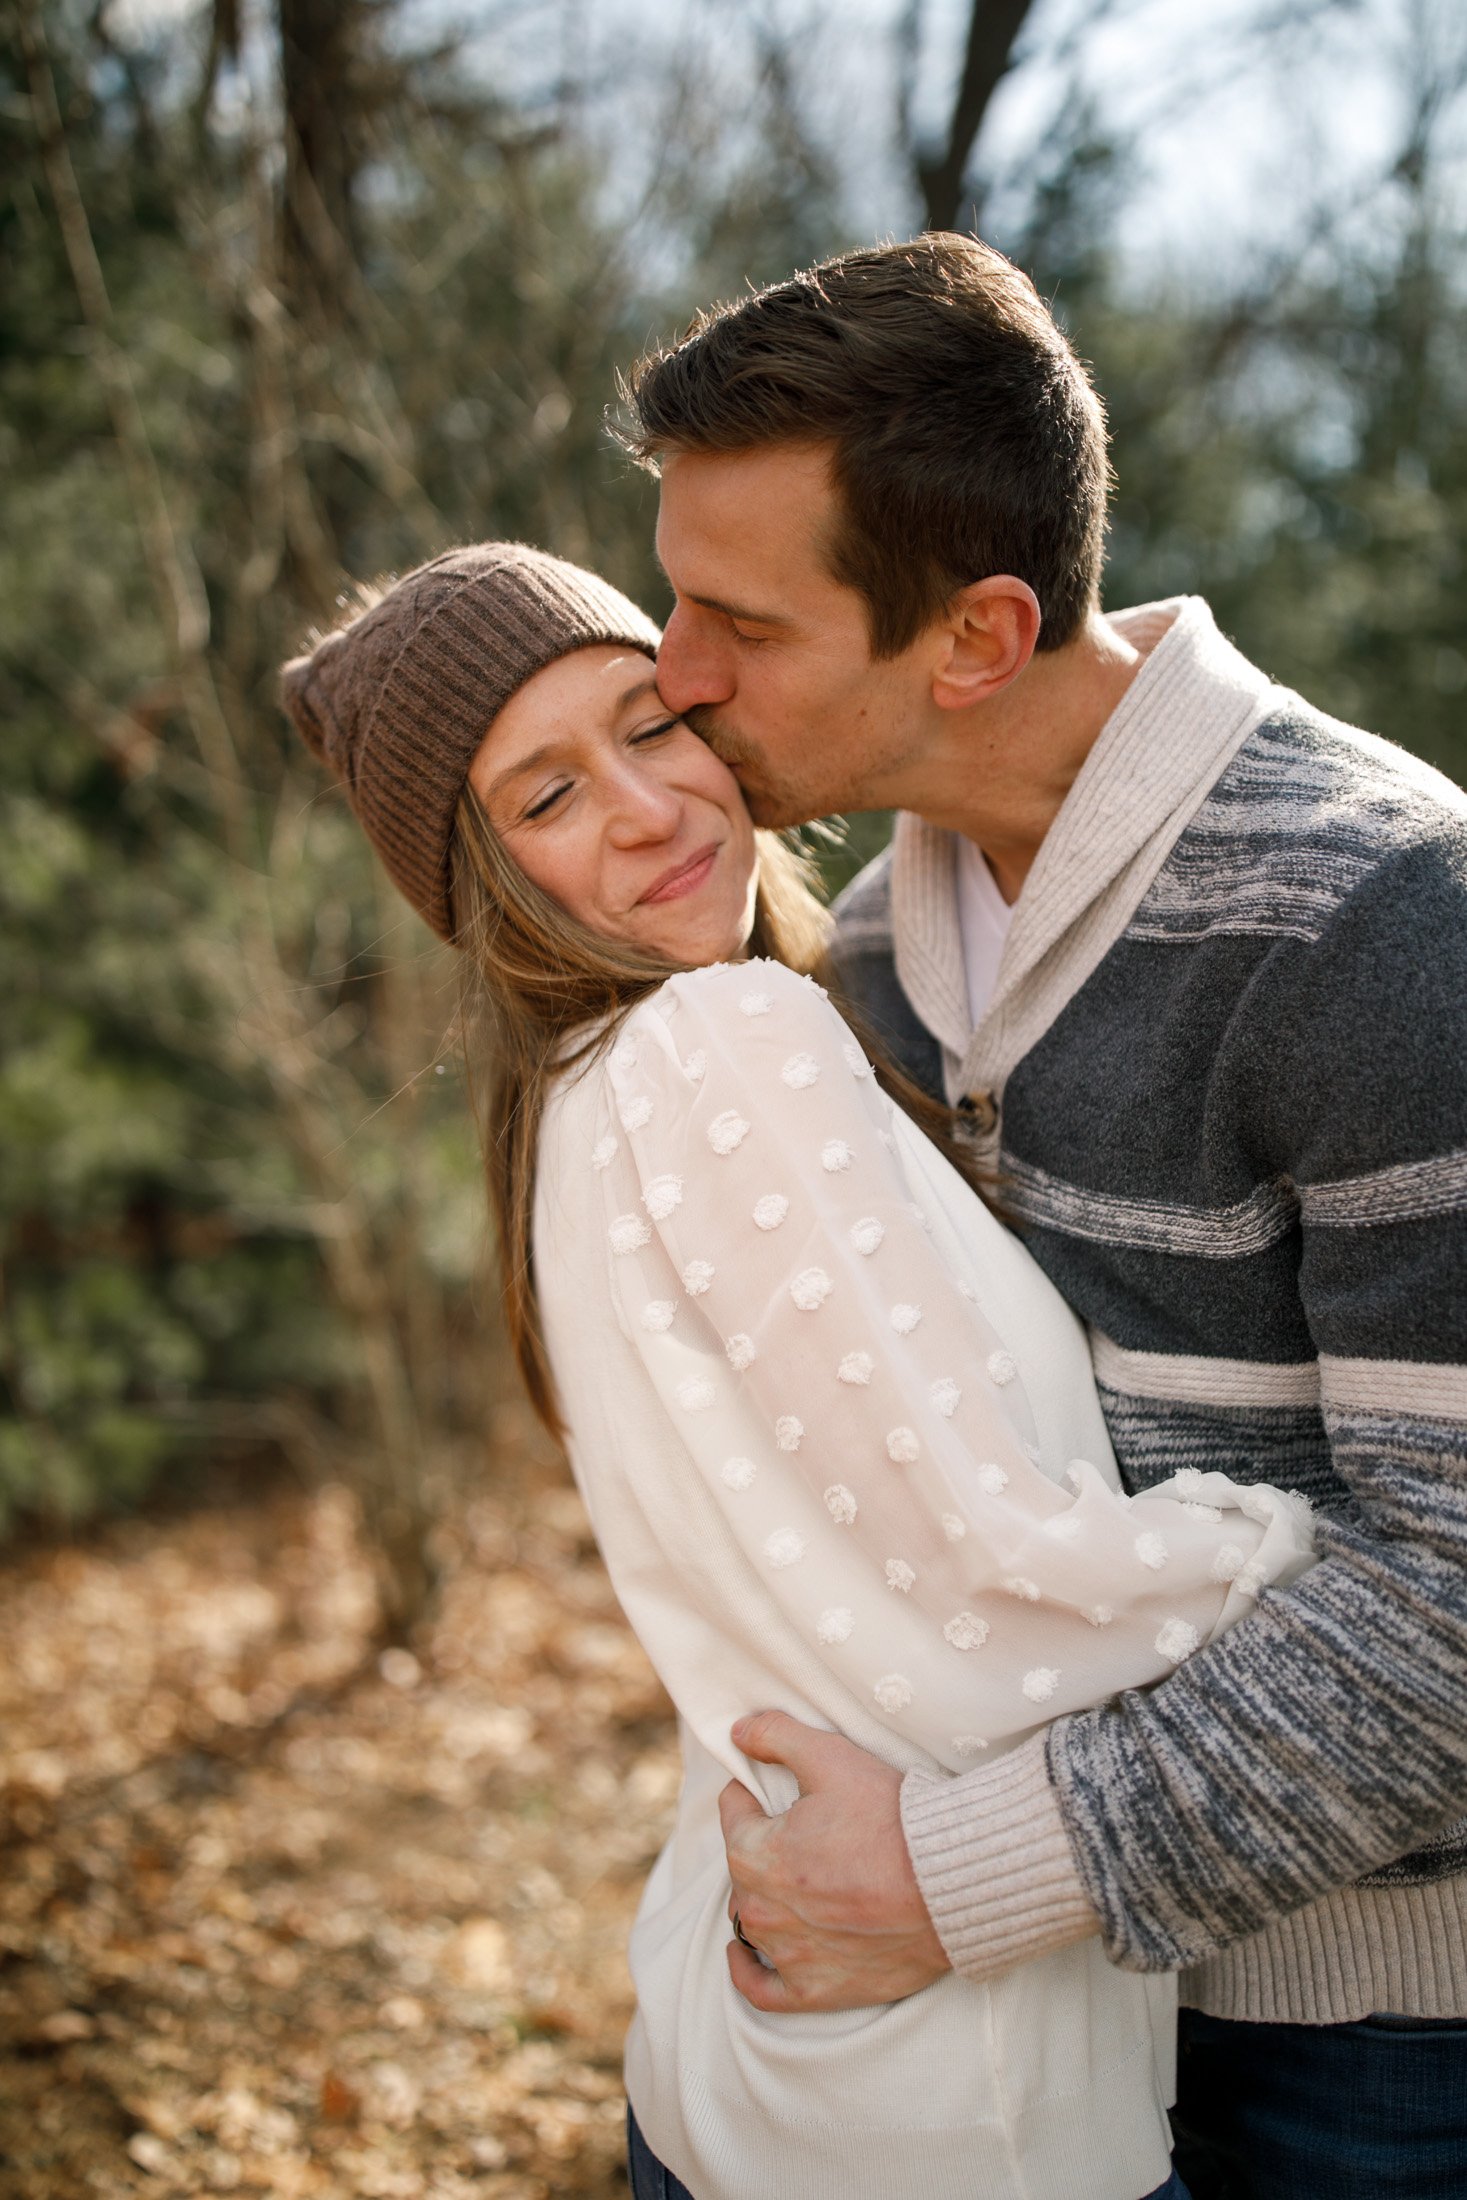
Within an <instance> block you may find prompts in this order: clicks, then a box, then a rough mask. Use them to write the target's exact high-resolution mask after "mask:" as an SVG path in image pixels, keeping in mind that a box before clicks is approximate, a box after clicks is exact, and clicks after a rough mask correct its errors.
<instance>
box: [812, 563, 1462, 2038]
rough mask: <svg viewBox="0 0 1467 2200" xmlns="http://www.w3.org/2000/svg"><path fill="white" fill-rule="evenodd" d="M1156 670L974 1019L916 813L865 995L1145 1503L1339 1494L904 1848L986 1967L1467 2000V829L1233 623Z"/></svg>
mask: <svg viewBox="0 0 1467 2200" xmlns="http://www.w3.org/2000/svg"><path fill="white" fill-rule="evenodd" d="M1116 624H1117V625H1118V626H1119V627H1120V628H1121V630H1122V631H1123V632H1125V633H1127V634H1128V635H1129V636H1130V637H1131V638H1132V639H1133V640H1134V641H1135V642H1136V643H1137V645H1138V646H1140V647H1141V648H1143V649H1144V650H1146V652H1147V655H1146V659H1145V662H1144V664H1143V666H1142V669H1141V671H1140V672H1139V673H1138V675H1137V677H1136V679H1135V680H1134V681H1133V683H1132V686H1131V688H1130V689H1129V690H1128V692H1127V695H1126V697H1125V698H1124V699H1123V702H1122V704H1121V706H1120V708H1119V709H1118V711H1117V712H1116V713H1115V714H1114V716H1113V718H1112V719H1111V721H1110V722H1109V724H1108V725H1107V727H1106V729H1105V731H1104V732H1103V733H1102V735H1101V738H1100V741H1099V742H1098V743H1097V745H1096V747H1095V749H1094V750H1093V751H1092V753H1091V756H1090V757H1089V759H1088V760H1087V763H1086V765H1085V767H1084V770H1083V771H1082V773H1081V775H1080V777H1079V779H1078V780H1077V781H1076V784H1075V787H1074V788H1073V789H1072V791H1071V794H1070V796H1069V797H1068V798H1067V800H1066V803H1065V805H1064V807H1063V809H1062V810H1061V812H1060V815H1059V817H1058V819H1057V820H1056V823H1055V825H1054V827H1053V828H1052V829H1051V832H1050V834H1049V835H1048V836H1047V838H1046V840H1045V843H1044V845H1043V848H1042V849H1041V851H1040V856H1039V859H1038V861H1037V862H1036V864H1035V866H1034V869H1033V870H1032V872H1031V874H1030V877H1029V879H1028V881H1027V882H1026V884H1025V888H1024V892H1023V894H1022V895H1021V897H1020V900H1019V902H1018V903H1017V905H1016V907H1015V912H1014V920H1013V926H1012V930H1011V933H1010V938H1009V943H1008V947H1007V949H1006V951H1005V958H1004V962H1003V965H1002V966H1001V968H1000V972H999V979H998V986H997V989H996V992H995V995H994V999H993V1003H992V1005H991V1007H990V1009H989V1010H988V1012H987V1014H986V1015H985V1017H984V1021H983V1023H982V1024H981V1025H980V1026H979V1027H978V1030H977V1031H976V1032H974V1031H972V1030H971V1029H970V1027H969V1024H968V1018H967V1008H966V994H965V988H964V982H963V969H962V950H961V941H960V937H959V934H958V928H957V914H956V895H955V886H954V876H953V844H952V841H951V838H950V836H948V835H946V834H944V833H940V832H937V831H935V830H934V829H932V828H930V827H927V826H924V825H923V824H922V823H921V822H920V821H919V820H916V819H912V818H903V819H902V820H901V821H900V824H899V827H898V833H897V837H896V840H895V843H894V847H893V849H892V850H889V851H887V853H886V854H885V855H883V856H882V857H880V858H878V859H877V861H876V862H875V863H874V864H872V865H870V866H869V867H868V868H867V870H866V871H864V872H863V873H862V875H861V877H860V878H859V879H858V880H857V881H856V882H855V883H854V885H853V886H851V887H850V888H849V889H848V890H847V892H846V894H845V895H844V896H843V897H842V899H841V901H840V902H839V904H838V905H837V914H838V924H839V948H838V956H839V968H840V975H841V978H842V981H843V983H844V984H845V986H846V987H847V989H848V991H849V992H850V994H851V996H852V998H853V999H854V1000H855V1001H856V1002H857V1003H858V1004H859V1006H860V1007H861V1008H862V1010H863V1011H864V1012H865V1014H866V1015H867V1017H868V1018H869V1019H870V1020H871V1021H872V1023H873V1024H874V1025H875V1026H876V1027H877V1028H878V1030H880V1031H882V1032H884V1033H885V1034H886V1036H887V1038H888V1040H889V1043H890V1044H891V1046H892V1048H893V1051H894V1052H895V1053H896V1054H897V1056H898V1058H899V1059H900V1060H902V1062H903V1063H904V1065H905V1067H906V1068H907V1069H908V1070H909V1072H910V1073H911V1074H912V1075H913V1076H914V1077H915V1078H916V1079H917V1080H918V1082H919V1083H921V1084H923V1085H925V1086H926V1087H927V1088H928V1089H929V1090H932V1091H934V1092H943V1093H945V1095H946V1097H947V1098H949V1099H950V1100H956V1101H959V1102H960V1104H966V1106H967V1108H968V1111H969V1114H970V1119H971V1120H972V1122H973V1124H974V1128H975V1132H976V1134H977V1136H978V1139H979V1142H980V1145H981V1146H982V1147H983V1149H984V1150H985V1151H986V1153H987V1155H988V1156H989V1157H990V1158H991V1159H992V1160H994V1161H995V1162H996V1164H997V1167H998V1169H999V1172H1000V1176H1001V1181H1002V1186H1003V1195H1002V1196H1003V1198H1004V1199H1005V1201H1006V1203H1007V1206H1008V1208H1009V1211H1010V1213H1011V1214H1012V1215H1013V1216H1014V1217H1015V1218H1016V1221H1017V1224H1018V1226H1019V1227H1020V1228H1021V1229H1022V1230H1023V1232H1024V1234H1025V1236H1026V1239H1027V1242H1028V1243H1029V1244H1030V1246H1031V1247H1032V1249H1033V1251H1034V1253H1035V1255H1036V1256H1037V1258H1038V1259H1039V1260H1040V1261H1041V1262H1042V1264H1043V1266H1044V1267H1045V1268H1046V1270H1047V1271H1048V1273H1049V1274H1050V1276H1051V1277H1052V1278H1053V1280H1054V1281H1055V1283H1056V1284H1057V1285H1058V1286H1059V1288H1060V1289H1061V1291H1063V1293H1064V1294H1065V1296H1066V1297H1067V1298H1068V1299H1069V1301H1070V1303H1071V1304H1072V1305H1073V1306H1074V1307H1076V1308H1077V1309H1078V1311H1079V1312H1080V1313H1081V1315H1082V1316H1083V1317H1084V1319H1085V1320H1086V1321H1087V1322H1088V1323H1089V1324H1090V1327H1091V1333H1092V1339H1093V1346H1094V1354H1095V1364H1096V1374H1097V1379H1098V1381H1099V1383H1100V1386H1101V1390H1102V1395H1103V1399H1104V1403H1105V1407H1106V1412H1107V1417H1108V1420H1109V1423H1110V1427H1111V1432H1112V1435H1113V1437H1114V1440H1115V1447H1116V1452H1117V1455H1118V1457H1119V1460H1120V1464H1121V1471H1122V1475H1123V1477H1124V1478H1125V1481H1126V1484H1127V1487H1129V1488H1131V1489H1133V1490H1134V1489H1139V1488H1143V1487H1146V1486H1147V1485H1149V1484H1150V1483H1153V1482H1155V1481H1157V1480H1159V1479H1161V1478H1162V1477H1164V1476H1166V1475H1168V1474H1171V1473H1173V1472H1174V1471H1175V1470H1176V1469H1177V1468H1179V1467H1182V1466H1199V1467H1204V1468H1208V1467H1218V1468H1222V1469H1224V1470H1225V1471H1227V1472H1228V1473H1230V1474H1232V1475H1234V1476H1235V1477H1237V1478H1238V1479H1239V1480H1240V1481H1259V1480H1268V1481H1273V1482H1277V1483H1279V1484H1282V1485H1284V1486H1285V1487H1289V1488H1295V1489H1300V1490H1303V1491H1305V1492H1306V1493H1307V1494H1308V1495H1309V1496H1310V1497H1311V1498H1312V1499H1313V1500H1314V1502H1315V1504H1316V1506H1317V1507H1318V1509H1319V1514H1320V1517H1321V1522H1322V1532H1321V1542H1322V1549H1323V1553H1324V1555H1323V1559H1322V1562H1321V1563H1320V1564H1319V1565H1318V1566H1317V1567H1316V1568H1315V1569H1314V1570H1313V1571H1312V1572H1311V1573H1310V1574H1308V1575H1307V1576H1306V1577H1305V1578H1304V1579H1302V1580H1301V1581H1300V1582H1298V1583H1297V1584H1296V1585H1295V1586H1294V1587H1293V1588H1291V1589H1289V1590H1287V1591H1284V1592H1282V1593H1272V1592H1270V1593H1267V1594H1266V1595H1265V1596H1264V1597H1263V1598H1262V1600H1261V1602H1260V1605H1259V1608H1258V1610H1257V1612H1256V1613H1255V1614H1254V1615H1253V1616H1252V1617H1251V1618H1250V1619H1248V1620H1247V1621H1245V1622H1244V1623H1243V1624H1242V1625H1240V1626H1239V1627H1237V1628H1236V1629H1235V1630H1234V1631H1233V1632H1232V1633H1231V1634H1230V1635H1228V1636H1227V1637H1225V1638H1224V1639H1223V1640H1222V1641H1221V1642H1219V1643H1217V1644H1215V1645H1213V1646H1212V1647H1211V1648H1209V1649H1208V1650H1206V1651H1204V1652H1202V1653H1200V1654H1199V1655H1198V1656H1196V1657H1194V1658H1193V1659H1191V1660H1189V1661H1188V1662H1187V1663H1186V1664H1185V1665H1183V1666H1182V1667H1181V1668H1180V1669H1179V1670H1178V1672H1177V1673H1176V1675H1175V1676H1174V1677H1173V1678H1171V1679H1169V1680H1168V1681H1166V1682H1165V1683H1164V1684H1163V1685H1161V1686H1160V1687H1158V1688H1156V1689H1154V1690H1153V1691H1151V1692H1149V1693H1147V1694H1135V1695H1131V1696H1127V1697H1123V1698H1121V1699H1120V1700H1118V1701H1116V1702H1114V1703H1112V1704H1108V1705H1106V1706H1104V1707H1102V1708H1101V1709H1100V1710H1098V1711H1096V1712H1093V1713H1086V1714H1083V1715H1081V1716H1079V1717H1076V1718H1072V1719H1068V1720H1066V1721H1063V1722H1062V1723H1061V1724H1059V1725H1058V1726H1056V1727H1055V1728H1053V1729H1052V1730H1051V1731H1050V1733H1049V1735H1048V1736H1047V1737H1043V1736H1041V1737H1039V1739H1038V1741H1037V1742H1036V1743H1034V1744H1031V1745H1029V1748H1028V1751H1027V1752H1025V1751H1020V1752H1017V1753H1015V1757H1014V1758H1009V1759H1004V1760H1001V1761H1000V1762H999V1763H998V1764H995V1765H992V1766H988V1767H984V1768H981V1769H980V1770H978V1771H976V1772H974V1773H971V1774H968V1775H965V1776H964V1777H963V1778H961V1779H959V1780H956V1781H953V1782H950V1783H942V1784H939V1783H935V1782H924V1781H918V1780H915V1779H911V1780H909V1781H908V1783H907V1789H906V1792H904V1816H905V1820H906V1825H907V1834H908V1841H909V1844H910V1846H911V1849H912V1854H913V1858H914V1861H915V1863H916V1865H917V1870H918V1875H919V1879H920V1880H921V1882H922V1885H923V1889H924V1893H925V1894H926V1896H927V1899H928V1902H929V1906H930V1907H931V1908H932V1911H933V1915H934V1918H935V1919H936V1921H937V1923H938V1926H939V1930H940V1931H941V1932H942V1934H943V1937H944V1940H945V1941H946V1943H947V1945H948V1948H949V1952H950V1953H951V1954H952V1955H953V1957H954V1960H955V1962H957V1963H958V1965H959V1967H960V1968H968V1969H971V1970H973V1971H974V1972H978V1973H981V1972H983V1971H985V1970H992V1969H996V1968H1000V1967H1002V1965H1003V1964H1004V1963H1006V1962H1009V1961H1012V1960H1014V1959H1015V1958H1016V1957H1018V1956H1023V1955H1029V1954H1034V1953H1038V1952H1040V1951H1041V1950H1042V1949H1043V1948H1044V1947H1047V1946H1052V1945H1055V1944H1057V1943H1058V1942H1059V1941H1062V1940H1064V1939H1068V1938H1073V1937H1075V1935H1076V1934H1077V1933H1078V1932H1081V1931H1084V1930H1086V1929H1087V1928H1093V1918H1094V1915H1095V1914H1096V1913H1098V1915H1099V1919H1100V1925H1101V1930H1102V1932H1103V1933H1104V1936H1105V1939H1106V1943H1107V1946H1108V1948H1109V1951H1110V1953H1111V1954H1112V1956H1113V1957H1114V1959H1115V1960H1116V1961H1118V1962H1120V1963H1122V1964H1126V1965H1129V1966H1133V1967H1137V1968H1142V1969H1174V1968H1184V1967H1189V1966H1191V1967H1194V1968H1193V1969H1192V1970H1191V1972H1190V1975H1189V1978H1188V1980H1187V1982H1186V1984H1187V1998H1188V1999H1189V2000H1192V2001H1194V2002H1196V2003H1198V2004H1200V2005H1201V2006H1203V2007H1206V2008H1211V2009H1212V2010H1214V2011H1215V2012H1216V2013H1218V2014H1222V2015H1234V2016H1253V2017H1262V2018H1268V2017H1272V2018H1279V2019H1291V2020H1294V2021H1302V2022H1332V2021H1343V2020H1345V2019H1348V2018H1352V2017H1355V2016H1359V2015H1361V2014H1364V2013H1365V2012H1366V2011H1367V2010H1370V2009H1395V2010H1398V2011H1400V2012H1402V2013H1407V2014H1416V2015H1462V2014H1467V1818H1464V1813H1467V801H1464V798H1463V797H1462V796H1461V795H1460V794H1459V793H1458V791H1457V790H1456V789H1455V788H1453V787H1452V786H1451V785H1450V783H1449V782H1447V781H1445V780H1444V779H1442V778H1440V777H1439V776H1438V775H1437V774H1434V773H1432V772H1429V771H1428V770H1426V769H1425V768H1424V767H1422V766H1420V765H1419V764H1417V763H1415V762H1414V761H1413V760H1412V759H1411V758H1409V757H1407V756H1406V755H1405V754H1404V753H1403V752H1402V751H1400V750H1397V749H1393V748H1391V747H1389V746H1388V745H1387V744H1385V743H1383V742H1379V741H1376V740H1374V739H1373V738H1372V737H1370V736H1368V735H1361V734H1358V733H1355V732H1352V731H1351V730H1350V729H1348V728H1346V727H1342V726H1339V725H1337V724H1335V723H1333V722H1332V721H1330V720H1328V719H1326V718H1324V717H1322V716H1321V715H1320V714H1319V713H1318V712H1316V711H1313V710H1311V709H1310V708H1309V707H1308V706H1307V705H1306V704H1304V703H1302V702H1301V701H1300V700H1299V698H1298V697H1297V696H1294V695H1291V694H1289V693H1287V692H1285V691H1283V690H1280V689H1278V688H1276V687H1273V686H1271V685H1270V683H1269V682H1268V681H1267V680H1266V678H1265V677H1264V676H1263V675H1262V674H1261V673H1259V672H1257V671H1256V670H1255V668H1253V667H1252V666H1249V665H1248V664H1247V663H1246V662H1245V661H1244V660H1243V659H1242V658H1241V657H1239V656H1238V654H1237V653H1236V652H1235V651H1233V650H1232V649H1231V647H1230V645H1228V644H1227V643H1226V642H1225V641H1223V639H1222V638H1221V637H1220V636H1219V635H1218V633H1217V630H1216V628H1215V627H1214V626H1213V624H1212V621H1211V618H1210V615H1209V614H1208V612H1207V610H1206V607H1205V605H1203V604H1201V603H1200V602H1199V601H1197V600H1196V599H1182V600H1181V601H1180V603H1171V604H1166V605H1156V606H1148V607H1145V608H1144V609H1143V610H1142V611H1139V612H1134V613H1128V614H1121V615H1120V616H1119V617H1118V618H1117V620H1116Z"/></svg>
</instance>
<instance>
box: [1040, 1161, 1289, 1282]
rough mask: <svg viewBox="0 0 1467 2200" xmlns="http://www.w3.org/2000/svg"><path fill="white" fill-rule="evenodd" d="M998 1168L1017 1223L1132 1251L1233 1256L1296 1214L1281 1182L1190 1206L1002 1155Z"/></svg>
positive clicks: (1255, 1249) (1256, 1245)
mask: <svg viewBox="0 0 1467 2200" xmlns="http://www.w3.org/2000/svg"><path fill="white" fill-rule="evenodd" d="M1000 1174H1001V1178H1002V1181H1001V1185H1000V1197H1001V1199H1002V1202H1003V1204H1004V1206H1005V1207H1006V1208H1007V1209H1008V1210H1009V1212H1010V1213H1012V1214H1014V1215H1017V1216H1018V1217H1020V1218H1021V1219H1022V1220H1023V1221H1025V1222H1033V1223H1037V1224H1039V1225H1040V1227H1041V1228H1044V1229H1049V1230H1059V1231H1062V1232H1063V1233H1064V1234H1065V1235H1066V1236H1067V1237H1077V1238H1085V1239H1087V1240H1088V1241H1089V1242H1090V1243H1091V1244H1095V1245H1124V1246H1128V1247H1130V1248H1132V1249H1133V1250H1135V1251H1138V1252H1147V1253H1175V1254H1179V1255H1182V1256H1185V1257H1186V1258H1188V1259H1191V1260H1241V1259H1246V1258H1247V1257H1248V1256H1249V1255H1250V1254H1253V1253H1262V1252H1266V1251H1267V1250H1268V1248H1269V1247H1270V1246H1271V1245H1276V1244H1278V1242H1279V1240H1280V1239H1281V1238H1285V1237H1287V1236H1288V1234H1289V1232H1290V1231H1291V1230H1292V1229H1293V1228H1294V1226H1295V1223H1296V1222H1297V1220H1298V1212H1299V1210H1298V1202H1297V1200H1296V1199H1295V1198H1294V1194H1293V1191H1292V1189H1291V1188H1290V1187H1289V1186H1287V1185H1284V1184H1260V1185H1259V1186H1258V1187H1257V1189H1256V1190H1255V1191H1253V1192H1251V1193H1250V1194H1249V1196H1248V1198H1247V1199H1240V1200H1238V1201H1237V1202H1236V1204H1235V1205H1233V1206H1229V1207H1194V1206H1185V1205H1180V1204H1174V1203H1172V1202H1171V1201H1168V1200H1163V1199H1134V1198H1132V1199H1128V1198H1126V1197H1124V1196H1123V1195H1122V1194H1120V1193H1117V1192H1097V1191H1090V1190H1088V1189H1087V1188H1086V1187H1085V1186H1084V1185H1080V1184H1070V1183H1066V1182H1065V1180H1064V1179H1063V1178H1061V1177H1057V1176H1051V1175H1050V1174H1049V1172H1048V1171H1047V1170H1045V1169H1041V1168H1038V1167H1036V1166H1035V1164H1034V1163H1033V1162H1029V1161H1018V1160H1016V1159H1014V1157H1013V1156H1012V1155H1009V1154H1005V1155H1004V1157H1003V1161H1002V1164H1001V1170H1000Z"/></svg>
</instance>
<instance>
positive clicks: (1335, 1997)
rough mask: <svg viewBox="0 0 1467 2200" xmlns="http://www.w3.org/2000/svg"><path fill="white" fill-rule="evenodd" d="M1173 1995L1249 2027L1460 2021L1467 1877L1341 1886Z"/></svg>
mask: <svg viewBox="0 0 1467 2200" xmlns="http://www.w3.org/2000/svg"><path fill="white" fill-rule="evenodd" d="M924 1891H925V1890H924ZM938 1929H939V1931H941V1927H939V1928H938ZM1181 1987H1182V2000H1183V2002H1184V2004H1185V2005H1186V2006H1187V2007H1188V2008H1189V2009H1201V2010H1204V2011H1205V2012H1206V2013H1207V2015H1208V2016H1212V2017H1233V2018H1237V2019H1243V2020H1246V2021H1248V2022H1250V2023H1253V2024H1353V2023H1354V2022H1355V2020H1356V2019H1357V2018H1359V2017H1367V2016H1370V2015H1371V2014H1372V2013H1373V2012H1381V2013H1385V2014H1390V2015H1394V2016H1399V2017H1464V2016H1467V1878H1457V1879H1439V1880H1436V1881H1434V1882H1432V1883H1431V1884H1429V1885H1427V1886H1422V1887H1342V1888H1341V1889H1340V1890H1339V1892H1338V1893H1336V1894H1331V1895H1326V1896H1325V1897H1324V1899H1323V1900H1322V1901H1320V1902H1312V1903H1310V1905H1309V1907H1308V1908H1307V1909H1304V1910H1296V1911H1295V1912H1294V1914H1293V1916H1292V1917H1283V1918H1280V1919H1279V1920H1278V1921H1277V1923H1276V1924H1273V1925H1270V1926H1269V1927H1268V1929H1267V1930H1266V1931H1265V1932H1261V1933H1255V1934H1254V1936H1253V1938H1252V1939H1251V1940H1245V1941H1242V1942H1240V1943H1239V1945H1238V1946H1237V1947H1236V1948H1227V1949H1224V1951H1223V1953H1222V1954H1221V1955H1217V1956H1212V1957H1211V1958H1209V1960H1208V1961H1207V1962H1206V1963H1199V1964H1198V1965H1197V1966H1196V1967H1195V1968H1194V1969H1193V1970H1190V1971H1184V1972H1183V1973H1182V1979H1181Z"/></svg>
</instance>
